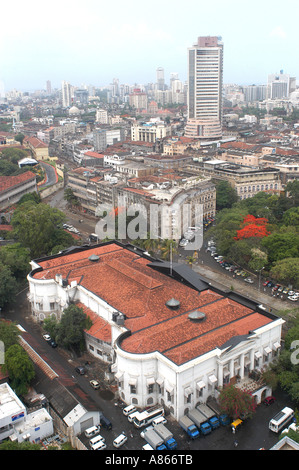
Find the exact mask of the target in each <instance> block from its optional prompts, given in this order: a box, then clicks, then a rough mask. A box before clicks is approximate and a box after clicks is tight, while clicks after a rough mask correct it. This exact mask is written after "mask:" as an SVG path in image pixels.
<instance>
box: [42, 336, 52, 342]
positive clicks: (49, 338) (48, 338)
mask: <svg viewBox="0 0 299 470" xmlns="http://www.w3.org/2000/svg"><path fill="white" fill-rule="evenodd" d="M43 338H44V340H45V341H47V343H49V342H50V341H52V338H51V336H50V335H43Z"/></svg>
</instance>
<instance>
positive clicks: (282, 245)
mask: <svg viewBox="0 0 299 470" xmlns="http://www.w3.org/2000/svg"><path fill="white" fill-rule="evenodd" d="M261 245H262V247H264V248H266V249H267V252H268V259H269V261H270V263H274V262H275V261H279V260H282V259H284V258H298V257H299V234H296V233H293V232H291V231H284V232H282V233H279V232H274V233H271V235H269V236H268V237H264V238H263V240H262V242H261Z"/></svg>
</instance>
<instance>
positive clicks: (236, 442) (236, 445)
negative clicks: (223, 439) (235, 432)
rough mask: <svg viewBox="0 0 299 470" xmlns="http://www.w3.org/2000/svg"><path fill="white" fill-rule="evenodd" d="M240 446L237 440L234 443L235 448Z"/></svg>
mask: <svg viewBox="0 0 299 470" xmlns="http://www.w3.org/2000/svg"><path fill="white" fill-rule="evenodd" d="M238 444H239V443H238V441H237V439H236V440H235V441H234V446H235V447H238Z"/></svg>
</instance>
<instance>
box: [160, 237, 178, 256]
mask: <svg viewBox="0 0 299 470" xmlns="http://www.w3.org/2000/svg"><path fill="white" fill-rule="evenodd" d="M160 252H161V258H162V259H163V260H170V259H171V254H172V256H173V255H176V254H177V252H178V249H177V242H176V241H175V240H168V239H165V240H163V241H162V243H161V244H160Z"/></svg>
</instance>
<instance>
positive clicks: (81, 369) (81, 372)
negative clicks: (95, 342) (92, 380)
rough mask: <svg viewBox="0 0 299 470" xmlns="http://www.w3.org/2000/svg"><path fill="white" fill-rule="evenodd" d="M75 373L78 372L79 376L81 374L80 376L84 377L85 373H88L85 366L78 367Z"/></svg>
mask: <svg viewBox="0 0 299 470" xmlns="http://www.w3.org/2000/svg"><path fill="white" fill-rule="evenodd" d="M75 371H76V372H77V374H79V375H84V374H85V372H86V371H85V369H84V367H83V366H79V367H76V369H75Z"/></svg>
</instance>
